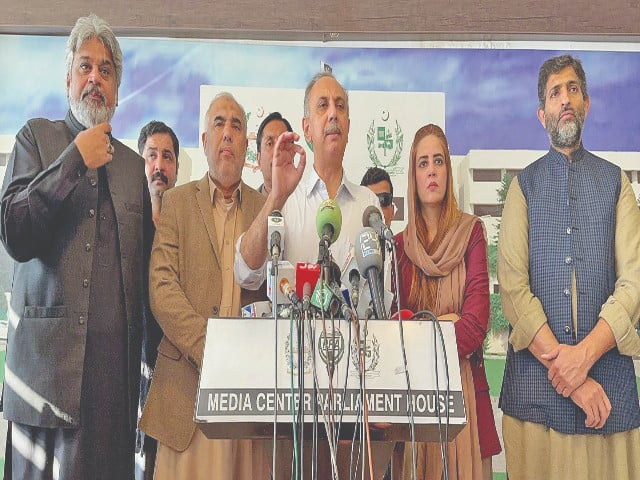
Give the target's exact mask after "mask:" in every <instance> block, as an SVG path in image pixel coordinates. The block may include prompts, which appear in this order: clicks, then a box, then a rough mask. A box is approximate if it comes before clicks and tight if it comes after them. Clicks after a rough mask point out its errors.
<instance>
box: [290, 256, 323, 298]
mask: <svg viewBox="0 0 640 480" xmlns="http://www.w3.org/2000/svg"><path fill="white" fill-rule="evenodd" d="M318 278H320V265H318V264H317V263H304V262H298V263H296V295H298V297H300V298H302V297H303V296H304V284H305V283H308V284H309V286H311V285H315V284H316V283H318ZM312 288H313V287H312ZM309 295H311V294H309Z"/></svg>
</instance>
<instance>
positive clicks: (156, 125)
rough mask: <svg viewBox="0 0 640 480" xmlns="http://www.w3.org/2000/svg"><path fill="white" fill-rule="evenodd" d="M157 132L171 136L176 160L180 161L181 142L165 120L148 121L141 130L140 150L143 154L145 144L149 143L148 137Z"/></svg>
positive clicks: (139, 138)
mask: <svg viewBox="0 0 640 480" xmlns="http://www.w3.org/2000/svg"><path fill="white" fill-rule="evenodd" d="M156 133H167V134H169V136H170V137H171V142H172V143H173V153H175V155H176V162H177V161H178V155H179V154H180V142H178V137H176V134H175V133H174V131H173V130H172V129H171V127H169V126H168V125H167V124H166V123H164V122H159V121H157V120H151V121H150V122H149V123H147V124H146V125H145V126H144V127H142V130H140V136H139V137H138V152H139V153H140V155H142V152H143V151H144V146H145V144H146V143H147V139H148V138H149V137H151V136H152V135H155V134H156Z"/></svg>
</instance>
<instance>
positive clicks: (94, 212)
mask: <svg viewBox="0 0 640 480" xmlns="http://www.w3.org/2000/svg"><path fill="white" fill-rule="evenodd" d="M95 216H96V211H95V210H94V209H93V208H92V209H90V210H89V217H91V218H93V217H95Z"/></svg>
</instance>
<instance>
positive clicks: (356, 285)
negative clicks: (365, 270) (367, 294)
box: [349, 268, 360, 308]
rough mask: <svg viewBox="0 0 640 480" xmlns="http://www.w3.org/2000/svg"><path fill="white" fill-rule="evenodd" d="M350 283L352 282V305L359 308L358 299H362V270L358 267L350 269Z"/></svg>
mask: <svg viewBox="0 0 640 480" xmlns="http://www.w3.org/2000/svg"><path fill="white" fill-rule="evenodd" d="M349 283H350V284H351V293H350V294H349V297H350V298H351V305H353V308H358V301H359V300H360V272H359V271H358V269H357V268H352V269H351V270H350V271H349Z"/></svg>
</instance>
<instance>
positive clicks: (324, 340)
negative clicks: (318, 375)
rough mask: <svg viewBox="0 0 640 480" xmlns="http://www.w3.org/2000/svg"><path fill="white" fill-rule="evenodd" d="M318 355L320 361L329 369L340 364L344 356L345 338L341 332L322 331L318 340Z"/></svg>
mask: <svg viewBox="0 0 640 480" xmlns="http://www.w3.org/2000/svg"><path fill="white" fill-rule="evenodd" d="M318 353H319V354H320V360H322V361H323V362H324V364H325V365H327V366H328V367H329V368H333V367H335V366H336V364H337V363H340V360H342V357H343V356H344V337H343V336H342V332H341V331H340V330H329V329H327V330H326V331H324V330H323V331H322V332H321V333H320V338H319V339H318Z"/></svg>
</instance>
